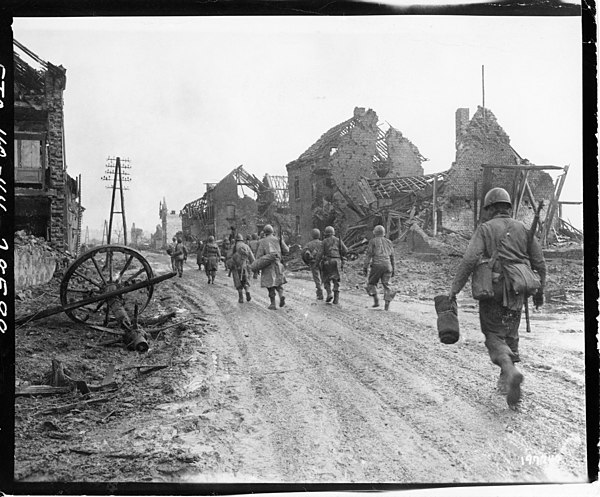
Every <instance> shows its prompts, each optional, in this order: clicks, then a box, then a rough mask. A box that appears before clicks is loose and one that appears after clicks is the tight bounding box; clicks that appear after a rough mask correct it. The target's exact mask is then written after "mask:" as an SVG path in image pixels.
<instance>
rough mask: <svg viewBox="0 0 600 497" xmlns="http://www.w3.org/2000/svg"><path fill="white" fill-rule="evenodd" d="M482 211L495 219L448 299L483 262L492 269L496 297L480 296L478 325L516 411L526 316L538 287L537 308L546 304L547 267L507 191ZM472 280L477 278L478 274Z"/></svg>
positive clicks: (477, 238) (475, 242) (482, 231)
mask: <svg viewBox="0 0 600 497" xmlns="http://www.w3.org/2000/svg"><path fill="white" fill-rule="evenodd" d="M483 207H484V209H485V211H486V214H488V217H490V218H491V219H490V220H489V221H487V222H485V223H483V224H481V225H480V226H479V227H478V228H477V230H476V231H475V233H474V234H473V237H472V238H471V241H470V242H469V246H468V247H467V250H466V252H465V254H464V255H463V259H462V261H461V263H460V265H459V267H458V269H457V273H456V276H455V277H454V280H453V282H452V286H451V288H450V292H449V297H450V298H451V299H454V298H455V297H456V295H457V294H458V293H459V292H460V291H461V289H462V288H463V286H464V285H465V283H466V282H467V279H468V278H469V275H471V274H472V273H473V271H474V270H475V269H476V267H477V266H478V265H480V264H481V263H484V264H486V265H487V266H488V267H489V269H491V286H492V291H491V295H489V296H487V297H477V298H479V321H480V324H481V331H482V332H483V334H484V336H485V346H486V347H487V349H488V353H489V355H490V359H491V361H492V362H493V363H494V364H496V365H497V366H499V367H500V377H499V378H498V390H499V391H500V393H502V394H503V395H506V401H507V403H508V405H509V406H510V407H511V408H514V407H516V406H517V404H518V402H519V400H520V399H521V383H522V382H523V375H522V373H521V372H520V371H519V370H518V369H517V368H516V367H515V363H517V362H520V360H521V358H520V357H519V324H520V322H521V311H522V309H523V305H524V304H526V299H527V298H528V296H529V295H530V294H533V291H530V290H533V288H534V287H537V293H535V294H533V303H534V304H535V306H536V307H539V306H541V305H542V304H543V303H544V286H545V283H546V262H545V260H544V255H543V252H542V248H541V246H540V243H539V241H538V240H537V238H536V237H535V236H533V233H530V232H529V230H528V229H527V228H526V227H525V225H524V224H523V223H522V222H520V221H517V220H516V219H513V218H511V216H510V211H511V209H512V203H511V200H510V196H509V194H508V192H507V191H506V190H504V189H503V188H492V189H491V190H490V191H489V192H488V193H487V194H486V196H485V198H484V201H483ZM532 270H534V271H537V275H536V274H535V273H534V272H533V271H532ZM488 274H489V273H488ZM473 279H477V278H475V275H474V277H473ZM524 283H525V284H526V285H525V288H524V287H523V284H524ZM474 296H475V295H474Z"/></svg>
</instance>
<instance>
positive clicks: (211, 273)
mask: <svg viewBox="0 0 600 497" xmlns="http://www.w3.org/2000/svg"><path fill="white" fill-rule="evenodd" d="M203 259H204V272H205V273H206V276H207V277H208V283H213V284H214V282H215V275H216V273H217V269H218V267H219V261H220V260H221V251H220V250H219V246H218V245H217V244H216V243H215V241H214V240H213V241H209V242H207V243H206V245H204V252H203Z"/></svg>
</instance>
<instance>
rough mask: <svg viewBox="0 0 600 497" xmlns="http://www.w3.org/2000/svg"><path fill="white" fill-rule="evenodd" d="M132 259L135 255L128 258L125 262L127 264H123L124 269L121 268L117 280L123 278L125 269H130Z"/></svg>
mask: <svg viewBox="0 0 600 497" xmlns="http://www.w3.org/2000/svg"><path fill="white" fill-rule="evenodd" d="M132 260H133V255H130V256H129V258H128V259H127V262H126V263H125V266H123V269H121V272H120V273H119V277H118V278H117V281H121V278H122V277H123V275H124V274H125V271H127V269H129V265H130V264H131V261H132Z"/></svg>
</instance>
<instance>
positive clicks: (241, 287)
mask: <svg viewBox="0 0 600 497" xmlns="http://www.w3.org/2000/svg"><path fill="white" fill-rule="evenodd" d="M253 262H254V254H253V253H252V250H251V249H250V247H249V246H248V245H246V244H245V243H244V242H243V241H241V240H238V241H236V242H235V244H234V245H233V247H232V248H231V249H230V251H229V254H228V257H227V267H229V269H230V270H231V276H232V277H233V284H234V286H235V288H236V290H237V291H238V296H239V300H238V301H239V303H240V304H242V303H243V302H244V292H245V293H246V300H247V301H248V302H250V300H251V296H250V268H249V267H248V266H249V264H252V263H253Z"/></svg>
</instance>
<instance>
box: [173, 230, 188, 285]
mask: <svg viewBox="0 0 600 497" xmlns="http://www.w3.org/2000/svg"><path fill="white" fill-rule="evenodd" d="M171 258H172V259H173V261H174V269H175V271H176V272H177V274H178V275H179V277H180V278H181V277H182V276H183V261H185V260H186V259H187V249H186V248H185V246H184V245H183V241H182V240H181V238H177V239H176V244H175V249H174V250H173V255H172V256H171Z"/></svg>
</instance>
